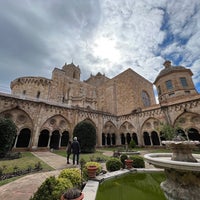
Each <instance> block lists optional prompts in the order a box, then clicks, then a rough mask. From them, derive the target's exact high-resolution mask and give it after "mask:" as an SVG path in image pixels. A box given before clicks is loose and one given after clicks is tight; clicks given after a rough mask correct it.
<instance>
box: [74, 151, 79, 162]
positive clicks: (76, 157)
mask: <svg viewBox="0 0 200 200" xmlns="http://www.w3.org/2000/svg"><path fill="white" fill-rule="evenodd" d="M75 161H76V164H77V165H78V164H79V154H75V153H74V154H73V165H75Z"/></svg>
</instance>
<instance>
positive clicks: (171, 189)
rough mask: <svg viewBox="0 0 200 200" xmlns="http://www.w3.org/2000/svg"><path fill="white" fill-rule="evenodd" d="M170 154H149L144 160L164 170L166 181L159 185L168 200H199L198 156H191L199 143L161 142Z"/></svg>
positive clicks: (199, 157) (199, 173) (199, 160)
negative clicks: (168, 149)
mask: <svg viewBox="0 0 200 200" xmlns="http://www.w3.org/2000/svg"><path fill="white" fill-rule="evenodd" d="M162 143H163V144H165V145H166V146H167V147H169V148H170V149H171V150H172V153H151V154H146V155H144V158H145V160H146V161H147V162H148V163H150V164H153V165H154V166H155V167H158V168H164V171H165V174H166V180H165V181H164V182H162V183H161V188H162V190H163V191H164V194H165V197H166V198H167V199H168V200H197V199H200V154H192V150H193V149H194V148H196V146H197V145H199V144H200V142H199V141H163V142H162Z"/></svg>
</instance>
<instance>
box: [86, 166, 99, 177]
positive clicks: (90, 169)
mask: <svg viewBox="0 0 200 200" xmlns="http://www.w3.org/2000/svg"><path fill="white" fill-rule="evenodd" d="M97 169H98V167H97V166H95V165H89V166H87V174H88V178H95V177H96V172H97Z"/></svg>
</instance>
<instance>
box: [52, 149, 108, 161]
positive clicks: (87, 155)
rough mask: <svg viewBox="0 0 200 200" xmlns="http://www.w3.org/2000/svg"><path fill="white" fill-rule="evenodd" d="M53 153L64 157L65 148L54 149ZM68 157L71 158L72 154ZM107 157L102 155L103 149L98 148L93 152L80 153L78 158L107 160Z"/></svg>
mask: <svg viewBox="0 0 200 200" xmlns="http://www.w3.org/2000/svg"><path fill="white" fill-rule="evenodd" d="M54 153H55V154H58V155H60V156H63V157H66V151H65V150H55V151H54ZM70 158H71V159H72V155H71V156H70ZM108 158H109V156H105V155H103V151H98V150H97V151H96V152H94V153H80V159H84V160H85V161H86V162H88V161H91V160H98V159H103V160H108Z"/></svg>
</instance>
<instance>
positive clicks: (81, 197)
mask: <svg viewBox="0 0 200 200" xmlns="http://www.w3.org/2000/svg"><path fill="white" fill-rule="evenodd" d="M82 199H84V194H83V193H81V195H80V196H79V197H77V198H75V199H66V198H65V197H64V195H62V196H61V198H60V200H82Z"/></svg>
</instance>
